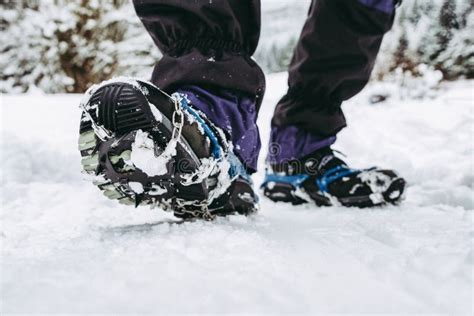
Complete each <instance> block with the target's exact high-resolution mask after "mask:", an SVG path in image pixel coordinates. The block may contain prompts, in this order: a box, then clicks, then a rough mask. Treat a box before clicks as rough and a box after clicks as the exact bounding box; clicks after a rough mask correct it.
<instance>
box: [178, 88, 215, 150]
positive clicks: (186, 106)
mask: <svg viewBox="0 0 474 316" xmlns="http://www.w3.org/2000/svg"><path fill="white" fill-rule="evenodd" d="M180 105H181V107H182V108H183V109H184V110H186V111H187V112H188V113H189V114H191V115H192V116H194V118H195V119H196V121H198V123H199V125H200V126H201V127H202V129H203V130H204V133H205V134H206V136H207V137H209V140H210V141H211V148H212V156H213V157H214V158H216V159H219V158H221V157H222V148H221V146H220V144H219V141H218V139H217V137H216V135H215V134H214V131H213V130H212V129H211V128H210V127H209V125H207V124H206V122H205V121H204V120H203V119H202V117H201V116H200V115H199V114H198V113H196V111H194V110H193V109H192V108H191V107H190V106H189V104H188V101H187V100H186V98H184V97H181V100H180Z"/></svg>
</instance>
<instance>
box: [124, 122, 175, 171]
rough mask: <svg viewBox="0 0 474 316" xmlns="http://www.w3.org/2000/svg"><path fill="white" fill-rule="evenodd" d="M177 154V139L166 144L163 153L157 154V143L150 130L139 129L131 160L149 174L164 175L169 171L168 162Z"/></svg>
mask: <svg viewBox="0 0 474 316" xmlns="http://www.w3.org/2000/svg"><path fill="white" fill-rule="evenodd" d="M174 155H176V140H174V141H173V142H170V143H169V144H168V146H166V148H165V150H164V151H163V153H161V154H160V155H158V156H157V155H156V154H155V143H154V142H153V139H151V137H150V136H149V134H148V132H144V131H142V130H138V131H137V133H136V134H135V140H134V142H133V144H132V153H131V156H130V160H131V162H132V163H133V165H134V166H136V167H137V168H139V169H140V170H142V171H144V172H145V173H146V174H147V175H149V176H151V177H154V176H162V175H164V174H166V173H167V172H168V163H169V162H170V160H171V158H172V157H173V156H174Z"/></svg>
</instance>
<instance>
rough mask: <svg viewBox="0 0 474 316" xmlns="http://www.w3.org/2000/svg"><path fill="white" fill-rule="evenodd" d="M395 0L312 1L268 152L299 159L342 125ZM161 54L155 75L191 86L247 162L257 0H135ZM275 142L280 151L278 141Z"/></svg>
mask: <svg viewBox="0 0 474 316" xmlns="http://www.w3.org/2000/svg"><path fill="white" fill-rule="evenodd" d="M397 2H398V1H397V0H313V2H312V4H311V7H310V10H309V13H308V17H307V20H306V22H305V25H304V27H303V30H302V32H301V35H300V39H299V41H298V43H297V45H296V48H295V51H294V55H293V58H292V61H291V64H290V67H289V79H288V91H287V93H286V95H285V96H284V97H283V98H282V99H281V100H280V101H279V103H278V104H277V106H276V109H275V113H274V116H273V119H272V131H271V144H270V150H269V152H270V153H269V156H268V161H269V162H270V163H279V162H281V161H283V160H287V159H299V158H302V157H304V156H306V155H308V154H310V153H312V152H313V151H315V150H318V149H320V148H322V147H326V146H329V145H331V144H332V143H333V142H334V141H335V139H336V134H337V133H338V132H339V131H340V130H341V129H342V128H344V127H345V126H346V121H345V118H344V114H343V113H342V110H341V104H342V102H343V101H345V100H347V99H349V98H351V97H352V96H354V95H355V94H357V93H358V92H359V91H360V90H362V88H363V87H364V86H365V85H366V84H367V82H368V80H369V77H370V74H371V71H372V69H373V66H374V63H375V58H376V56H377V53H378V51H379V48H380V44H381V41H382V38H383V35H384V34H385V33H386V32H387V31H388V30H389V29H390V28H391V26H392V24H393V19H394V14H395V5H396V3H397ZM134 5H135V9H136V12H137V14H138V16H139V17H140V19H141V21H142V22H143V24H144V26H145V27H146V29H147V30H148V32H149V33H150V35H151V36H152V38H153V40H154V42H155V43H156V45H157V46H158V48H159V49H160V50H161V52H162V53H163V58H162V59H161V60H160V61H159V62H158V63H157V65H156V67H155V70H154V72H153V75H152V81H153V82H154V83H155V84H156V85H158V86H159V87H160V88H162V89H164V90H166V91H168V92H174V91H178V90H179V91H180V92H183V93H186V94H188V97H189V98H190V99H191V101H192V102H193V105H194V106H196V107H198V108H200V109H201V110H202V111H203V112H205V113H206V114H207V115H208V116H209V117H210V118H211V120H212V121H213V122H214V123H215V124H217V125H218V126H219V127H221V128H223V129H225V130H227V132H228V133H229V135H231V137H232V140H233V143H234V145H235V148H234V149H235V152H236V154H237V155H239V157H240V158H241V159H242V161H243V162H244V163H245V164H246V166H247V167H248V168H249V169H250V171H255V170H256V168H257V165H256V163H257V157H258V153H259V150H260V138H259V135H258V128H257V126H256V124H255V121H256V118H257V113H258V111H259V109H260V105H261V103H262V98H263V95H264V92H265V77H264V75H263V72H262V70H261V69H260V67H259V66H258V65H257V64H256V63H255V61H254V60H253V59H252V58H251V56H252V54H253V53H254V52H255V49H256V47H257V44H258V40H259V36H260V1H259V0H213V1H209V0H134ZM275 148H277V150H275Z"/></svg>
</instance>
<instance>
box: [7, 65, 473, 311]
mask: <svg viewBox="0 0 474 316" xmlns="http://www.w3.org/2000/svg"><path fill="white" fill-rule="evenodd" d="M267 79H268V93H267V96H266V99H265V101H264V104H263V107H262V111H261V113H260V116H259V124H260V125H259V126H260V130H261V131H262V133H263V135H262V137H263V142H264V143H265V142H267V141H268V136H269V135H268V131H269V122H270V121H269V120H270V117H271V114H272V111H273V106H274V104H275V102H276V101H277V100H278V99H279V98H280V97H281V95H282V93H283V92H284V90H285V80H286V76H285V75H283V74H276V75H271V76H269V77H268V78H267ZM371 89H372V88H371V87H369V88H368V89H366V90H365V91H364V92H363V93H361V94H360V95H359V96H358V97H357V98H355V99H353V100H351V101H350V102H347V104H345V105H344V109H345V112H346V116H347V118H348V121H349V127H348V128H347V129H345V130H344V131H343V132H342V133H341V134H340V137H339V140H338V142H337V146H336V147H337V148H338V149H339V150H341V151H343V152H344V153H345V154H346V155H347V156H348V158H347V160H348V162H349V163H350V164H352V165H353V166H355V167H361V168H364V167H369V166H370V165H372V164H373V165H377V166H380V167H384V166H385V167H391V168H394V169H396V170H398V171H399V172H400V174H402V175H403V176H404V177H405V178H406V179H407V181H408V184H409V187H408V190H407V194H406V199H405V201H404V202H403V204H402V205H401V206H398V207H397V206H388V207H382V208H375V209H364V210H360V209H351V208H343V207H324V208H316V207H314V206H311V205H306V206H297V207H293V206H290V205H286V204H275V203H273V202H270V201H268V200H266V199H265V198H263V197H262V199H261V211H260V213H259V214H258V215H257V216H254V217H250V218H246V217H241V216H232V217H229V218H223V219H218V220H217V221H215V222H194V223H186V224H175V223H173V222H174V218H173V217H172V216H171V215H170V214H168V213H165V212H161V211H159V210H157V209H154V210H150V209H149V208H146V207H139V208H138V209H134V208H133V207H127V206H122V205H120V204H118V203H116V202H114V201H108V200H107V199H106V198H104V197H103V196H102V194H101V193H100V192H99V190H98V189H97V188H95V187H94V186H93V185H92V184H91V183H90V182H88V181H84V180H83V176H82V175H81V173H80V169H81V165H80V155H79V152H78V151H77V138H78V125H79V117H80V110H79V108H78V104H79V101H80V99H81V96H79V95H16V96H13V95H2V96H1V103H2V104H1V122H2V123H1V161H2V162H3V163H2V168H1V178H2V182H1V205H2V207H1V218H0V223H1V224H0V225H1V227H0V241H1V270H0V271H1V281H0V282H1V289H0V293H1V294H0V295H1V302H2V303H1V313H2V314H5V313H12V312H18V313H55V312H58V313H80V314H85V313H161V314H172V313H186V312H190V313H223V312H233V313H278V314H281V313H290V312H298V313H307V314H308V313H317V312H319V313H346V312H351V313H372V312H374V313H375V312H377V313H397V314H407V313H455V314H459V313H465V314H472V308H473V307H472V302H473V290H472V284H473V283H472V273H473V263H474V251H473V248H472V241H473V240H472V238H473V236H474V231H473V216H472V214H473V213H472V210H473V204H474V203H473V182H474V173H473V171H474V170H473V143H474V142H473V126H474V125H473V123H474V117H473V100H474V98H473V91H474V90H473V82H472V81H460V82H456V83H450V84H445V85H444V86H443V90H442V91H440V92H439V93H438V95H437V97H436V98H435V99H427V100H411V99H405V100H403V101H401V100H399V99H397V98H396V97H391V98H389V99H388V101H387V102H385V103H379V104H377V105H370V104H369V103H368V100H369V98H370V94H371ZM264 158H265V157H264V155H262V156H261V157H260V172H259V173H258V174H257V175H255V176H254V180H255V181H256V183H257V184H259V183H261V181H262V179H263V170H264V168H263V167H264V166H263V161H264ZM369 164H370V165H369Z"/></svg>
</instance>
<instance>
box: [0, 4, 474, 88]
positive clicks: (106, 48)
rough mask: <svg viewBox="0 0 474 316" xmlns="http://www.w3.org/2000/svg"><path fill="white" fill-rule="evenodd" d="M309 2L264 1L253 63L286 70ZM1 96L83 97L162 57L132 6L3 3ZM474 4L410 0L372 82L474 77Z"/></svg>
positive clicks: (141, 72)
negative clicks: (64, 94)
mask: <svg viewBox="0 0 474 316" xmlns="http://www.w3.org/2000/svg"><path fill="white" fill-rule="evenodd" d="M309 3H310V1H309V0H297V1H288V0H263V1H262V11H263V16H262V35H261V42H260V45H259V47H258V50H257V53H256V54H255V59H256V60H257V61H258V62H259V63H260V65H261V66H262V67H263V68H264V70H265V71H266V72H268V73H271V72H280V71H285V70H286V68H287V65H288V63H289V61H290V59H291V56H292V51H293V47H294V45H295V43H296V41H297V38H298V35H299V33H300V31H301V27H302V26H303V23H304V17H305V16H306V14H307V10H308V7H309ZM0 6H1V10H0V19H1V35H0V51H1V55H0V68H1V69H2V73H1V78H0V91H1V92H3V93H22V92H27V91H29V90H34V89H40V90H42V91H44V92H46V93H62V92H79V93H81V92H84V91H85V89H86V88H87V87H88V86H90V85H91V84H93V83H96V82H99V81H102V80H105V79H109V78H110V77H113V76H119V75H126V76H137V77H144V78H149V77H150V75H151V71H152V68H153V65H154V64H155V63H156V62H157V61H158V60H159V58H160V56H161V55H160V53H159V51H158V49H157V48H156V47H155V46H154V44H153V42H152V41H151V38H150V37H149V35H148V33H147V32H146V31H145V29H144V28H143V27H142V25H141V23H140V21H139V19H138V18H137V17H136V15H135V11H134V9H133V6H132V4H131V1H129V0H75V1H72V0H71V1H67V0H37V1H33V0H30V1H28V0H24V1H21V0H10V1H8V0H7V1H5V0H4V1H2V3H1V4H0ZM473 8H474V0H433V1H429V0H404V1H403V4H402V6H401V7H400V8H399V9H398V13H397V17H396V21H395V25H394V28H393V30H392V31H391V32H390V33H389V34H388V35H387V36H386V38H385V39H384V43H383V45H382V49H381V54H380V56H379V59H378V61H377V65H376V67H375V71H374V74H373V80H392V79H393V78H395V77H397V78H400V77H403V78H407V77H409V78H417V77H424V76H425V77H426V76H431V77H437V78H438V79H436V80H437V81H441V80H456V79H460V78H467V79H471V78H474V45H473V42H474V39H473V34H474V14H473Z"/></svg>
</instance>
